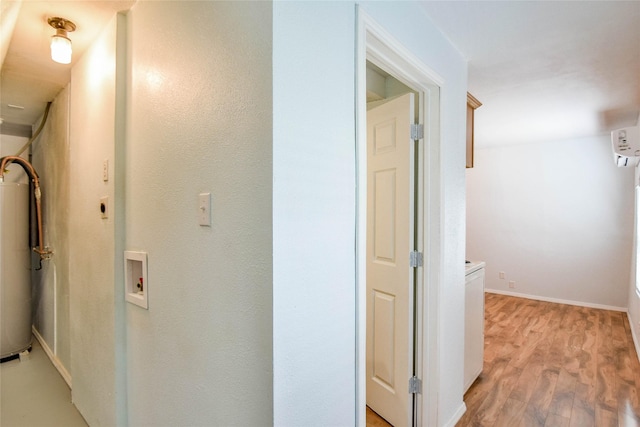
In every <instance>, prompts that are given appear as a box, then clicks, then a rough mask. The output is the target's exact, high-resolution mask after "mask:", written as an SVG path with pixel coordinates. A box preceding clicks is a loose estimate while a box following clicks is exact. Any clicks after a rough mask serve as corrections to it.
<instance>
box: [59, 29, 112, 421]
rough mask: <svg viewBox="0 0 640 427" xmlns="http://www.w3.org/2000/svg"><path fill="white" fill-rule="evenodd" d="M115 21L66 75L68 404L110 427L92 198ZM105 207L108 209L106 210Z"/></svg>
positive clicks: (106, 133)
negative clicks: (68, 85) (68, 76)
mask: <svg viewBox="0 0 640 427" xmlns="http://www.w3.org/2000/svg"><path fill="white" fill-rule="evenodd" d="M115 43H116V19H115V17H114V19H113V20H112V21H111V23H110V24H109V25H108V27H107V28H106V29H105V30H104V31H103V33H102V35H101V36H100V38H99V39H98V40H97V41H96V42H95V43H94V44H93V45H92V46H91V48H90V49H89V50H88V51H87V52H86V53H85V54H84V55H83V57H82V58H81V59H80V61H79V62H78V63H77V64H76V65H75V66H74V67H73V69H72V71H71V88H70V97H71V98H70V125H69V130H70V137H69V147H70V148H69V149H70V179H71V188H70V204H69V224H70V227H69V258H70V259H71V260H72V262H71V264H70V268H69V280H70V310H71V311H70V329H71V375H72V378H73V390H72V399H73V402H74V403H75V404H76V406H77V407H78V409H79V410H80V413H81V414H82V415H83V416H84V418H85V419H86V420H87V422H88V423H89V424H90V425H92V426H107V425H109V426H111V425H116V389H115V361H114V358H115V352H114V348H115V337H114V331H115V315H114V307H115V305H114V304H115V297H114V262H115V260H114V256H115V255H116V254H115V251H114V244H115V243H114V236H115V231H114V230H115V224H114V220H113V217H110V218H109V219H101V216H100V209H99V206H100V198H101V197H103V196H108V197H109V200H110V201H111V202H113V200H114V191H113V180H110V181H109V182H103V180H102V165H103V161H104V160H105V159H109V160H110V164H111V165H113V159H114V144H115V134H114V130H115V126H114V123H115ZM112 206H113V205H112Z"/></svg>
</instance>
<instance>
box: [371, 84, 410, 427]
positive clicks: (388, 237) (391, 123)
mask: <svg viewBox="0 0 640 427" xmlns="http://www.w3.org/2000/svg"><path fill="white" fill-rule="evenodd" d="M413 97H414V95H413V94H407V95H403V96H401V97H398V98H395V99H393V100H391V101H389V102H387V103H385V104H383V105H381V106H378V107H376V108H373V109H371V110H369V111H368V112H367V185H368V189H367V367H366V372H367V384H366V387H367V405H368V406H369V407H370V408H371V409H373V410H374V411H375V412H377V413H378V414H379V415H380V416H382V417H383V418H385V419H386V420H387V421H388V422H390V423H391V424H393V425H394V426H395V427H404V426H407V425H409V423H410V420H411V414H412V412H411V411H412V406H411V399H410V398H411V395H410V394H409V390H408V389H409V378H410V377H411V375H412V366H413V359H412V358H413V348H412V346H413V340H412V338H411V337H412V334H413V323H412V322H413V312H412V310H413V309H412V307H413V305H412V303H411V301H412V300H411V298H412V287H413V271H412V268H411V267H410V266H409V253H410V252H411V250H412V249H413V227H414V219H413V205H412V203H413V201H412V197H413V185H414V182H413V173H414V171H413V161H412V154H413V152H412V150H413V140H412V139H411V134H410V125H411V123H413V118H414V117H415V116H414V98H413Z"/></svg>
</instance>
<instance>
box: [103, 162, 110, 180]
mask: <svg viewBox="0 0 640 427" xmlns="http://www.w3.org/2000/svg"><path fill="white" fill-rule="evenodd" d="M102 180H103V181H104V182H107V181H109V159H104V162H102Z"/></svg>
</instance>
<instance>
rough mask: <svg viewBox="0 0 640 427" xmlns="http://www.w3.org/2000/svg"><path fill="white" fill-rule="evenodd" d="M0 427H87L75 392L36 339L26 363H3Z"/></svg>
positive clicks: (0, 376)
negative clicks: (72, 394)
mask: <svg viewBox="0 0 640 427" xmlns="http://www.w3.org/2000/svg"><path fill="white" fill-rule="evenodd" d="M0 426H2V427H86V426H87V423H86V422H85V421H84V419H83V418H82V416H81V415H80V413H79V412H78V410H77V409H76V407H75V406H73V404H72V403H71V390H69V387H68V386H67V383H66V382H65V381H64V379H62V377H61V376H60V374H59V373H58V371H57V370H56V368H55V367H54V366H53V364H52V363H51V361H50V360H49V358H48V357H47V355H46V353H45V352H44V350H43V349H42V347H41V346H40V344H39V343H38V340H36V339H35V338H34V339H33V345H32V350H31V354H30V355H29V357H28V358H26V359H25V360H22V361H21V360H20V359H15V360H11V361H8V362H4V363H2V364H0Z"/></svg>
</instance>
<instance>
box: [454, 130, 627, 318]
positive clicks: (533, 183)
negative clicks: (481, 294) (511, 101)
mask: <svg viewBox="0 0 640 427" xmlns="http://www.w3.org/2000/svg"><path fill="white" fill-rule="evenodd" d="M633 194H634V190H633V168H617V167H616V166H615V165H614V163H613V160H612V155H611V143H610V139H609V137H608V135H606V136H598V137H591V138H582V139H578V140H565V141H555V142H549V143H543V144H535V145H520V146H512V147H495V148H487V149H479V150H476V157H475V162H474V168H473V169H469V170H468V171H467V197H468V198H467V219H468V223H467V227H468V228H467V231H468V235H467V243H468V247H467V249H468V251H467V256H468V258H470V259H477V260H483V261H486V262H487V275H486V287H487V288H488V289H495V290H499V291H511V292H516V293H521V294H526V295H531V296H534V297H535V296H537V297H543V298H555V299H561V300H567V301H573V302H577V303H588V304H595V305H605V306H613V307H620V308H626V307H627V295H628V292H627V291H628V286H629V271H630V265H631V246H632V238H633V210H634V205H633V200H634V199H633ZM499 271H504V272H505V279H499V278H498V272H499ZM510 280H513V281H515V285H516V287H515V289H509V288H508V282H509V281H510Z"/></svg>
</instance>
